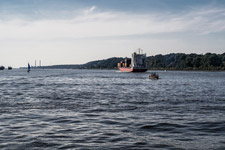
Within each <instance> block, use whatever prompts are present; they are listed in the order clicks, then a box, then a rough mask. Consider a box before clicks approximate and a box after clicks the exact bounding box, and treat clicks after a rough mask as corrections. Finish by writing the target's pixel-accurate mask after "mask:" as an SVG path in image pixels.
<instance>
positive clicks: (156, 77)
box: [149, 72, 159, 80]
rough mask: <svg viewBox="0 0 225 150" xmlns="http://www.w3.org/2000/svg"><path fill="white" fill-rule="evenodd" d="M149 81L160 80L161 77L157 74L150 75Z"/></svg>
mask: <svg viewBox="0 0 225 150" xmlns="http://www.w3.org/2000/svg"><path fill="white" fill-rule="evenodd" d="M149 79H154V80H158V79H159V75H158V74H156V73H155V72H153V73H151V74H150V75H149Z"/></svg>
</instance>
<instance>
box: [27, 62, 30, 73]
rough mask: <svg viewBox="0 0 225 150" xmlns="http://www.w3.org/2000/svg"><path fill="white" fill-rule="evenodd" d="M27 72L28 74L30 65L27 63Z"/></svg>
mask: <svg viewBox="0 0 225 150" xmlns="http://www.w3.org/2000/svg"><path fill="white" fill-rule="evenodd" d="M27 72H30V64H29V63H28V67H27Z"/></svg>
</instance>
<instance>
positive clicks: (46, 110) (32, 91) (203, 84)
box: [0, 69, 225, 150]
mask: <svg viewBox="0 0 225 150" xmlns="http://www.w3.org/2000/svg"><path fill="white" fill-rule="evenodd" d="M158 74H159V75H160V77H161V79H160V80H155V81H154V80H150V79H148V75H149V72H147V73H121V72H116V71H112V70H111V71H108V70H32V71H31V72H30V73H27V72H26V70H17V69H14V70H11V71H8V70H4V71H0V149H1V150H4V149H10V150H11V149H22V150H30V149H41V150H47V149H48V150H52V149H163V150H164V149H166V150H167V149H168V150H176V149H177V150H178V149H196V150H197V149H202V150H203V149H210V150H211V149H218V150H224V149H225V72H185V71H184V72H182V71H167V72H160V71H159V72H158Z"/></svg>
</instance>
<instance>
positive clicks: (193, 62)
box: [42, 53, 225, 70]
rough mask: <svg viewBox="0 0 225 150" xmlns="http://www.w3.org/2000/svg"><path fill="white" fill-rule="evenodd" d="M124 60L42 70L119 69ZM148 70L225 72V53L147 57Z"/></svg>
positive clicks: (110, 60) (93, 62)
mask: <svg viewBox="0 0 225 150" xmlns="http://www.w3.org/2000/svg"><path fill="white" fill-rule="evenodd" d="M123 59H124V58H122V57H120V58H118V57H112V58H109V59H104V60H97V61H91V62H88V63H86V64H81V65H54V66H44V67H42V68H51V69H117V63H119V62H121V61H122V60H123ZM147 65H148V69H150V70H154V69H157V70H159V69H162V70H165V69H167V70H225V53H223V54H215V53H206V54H204V55H203V54H184V53H171V54H167V55H156V56H149V57H147Z"/></svg>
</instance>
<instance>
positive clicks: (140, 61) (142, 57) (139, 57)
mask: <svg viewBox="0 0 225 150" xmlns="http://www.w3.org/2000/svg"><path fill="white" fill-rule="evenodd" d="M118 68H119V70H120V71H123V72H146V71H147V70H148V69H147V64H146V54H144V53H143V51H142V50H141V49H138V53H137V52H134V53H133V54H132V58H125V59H124V60H123V61H121V62H120V63H118Z"/></svg>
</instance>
